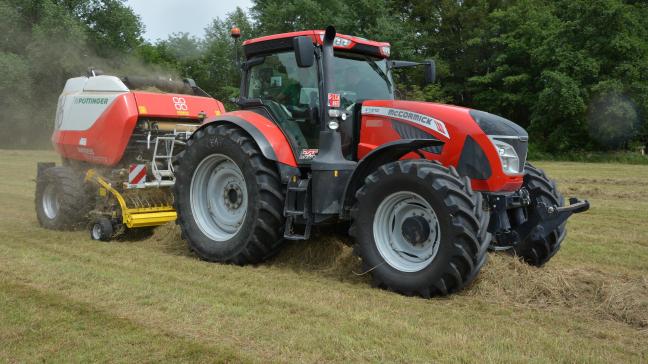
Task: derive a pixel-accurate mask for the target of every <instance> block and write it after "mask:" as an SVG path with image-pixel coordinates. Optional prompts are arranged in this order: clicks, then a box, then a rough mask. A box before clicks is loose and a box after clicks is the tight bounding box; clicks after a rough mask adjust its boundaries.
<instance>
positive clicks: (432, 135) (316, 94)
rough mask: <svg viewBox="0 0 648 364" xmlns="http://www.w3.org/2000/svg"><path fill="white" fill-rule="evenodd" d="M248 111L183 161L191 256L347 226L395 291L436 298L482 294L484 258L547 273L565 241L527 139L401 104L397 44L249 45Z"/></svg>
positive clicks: (250, 253) (182, 212) (565, 214)
mask: <svg viewBox="0 0 648 364" xmlns="http://www.w3.org/2000/svg"><path fill="white" fill-rule="evenodd" d="M243 50H244V55H245V61H244V62H243V63H242V65H241V68H242V71H243V73H242V75H243V77H242V82H241V94H240V98H239V99H238V100H237V101H236V102H237V104H238V106H239V107H240V110H239V111H233V112H227V113H223V114H221V115H218V116H214V117H209V118H207V119H206V120H205V121H204V122H203V123H202V125H201V126H200V127H199V128H197V129H196V130H195V131H194V132H193V133H192V134H191V137H190V138H189V139H188V140H187V142H186V148H185V149H184V151H182V152H181V153H180V154H179V155H178V156H177V158H176V162H175V163H176V164H175V177H176V181H175V186H174V195H175V202H174V206H175V210H176V211H177V213H178V219H177V223H178V224H179V225H180V228H181V230H182V236H183V238H184V239H186V240H187V241H188V243H189V245H190V247H191V248H192V250H193V251H195V253H196V254H197V255H198V256H199V257H200V258H202V259H204V260H208V261H214V262H224V263H234V264H249V263H258V262H261V261H263V260H264V259H266V258H268V257H270V256H272V255H273V254H274V253H275V252H277V250H278V249H279V248H280V246H281V242H282V241H283V240H284V239H292V240H300V239H308V238H309V235H310V232H311V227H312V226H314V225H323V224H344V223H349V222H350V230H349V233H350V235H351V236H352V237H353V238H354V239H355V246H354V251H355V252H356V253H357V255H358V256H359V257H360V258H361V259H362V263H363V267H364V269H365V271H366V272H370V273H371V275H372V277H373V279H374V281H375V283H376V284H377V285H378V286H380V287H383V288H387V289H391V290H394V291H397V292H400V293H404V294H408V295H410V294H414V295H421V296H424V297H430V296H436V295H446V294H448V293H452V292H455V291H457V290H459V289H461V288H462V287H464V286H466V285H467V284H468V283H470V282H471V281H472V280H473V279H474V278H475V276H476V275H477V273H478V272H479V270H480V268H481V267H482V266H483V264H484V262H485V260H486V252H487V250H488V249H489V248H490V249H493V250H510V251H511V252H513V253H514V254H516V255H517V256H519V257H521V258H522V259H524V261H526V262H528V263H530V264H532V265H536V266H541V265H543V264H544V263H546V262H547V261H548V260H549V259H550V258H551V257H552V256H553V255H554V254H555V253H556V252H557V251H558V249H559V248H560V245H561V243H562V241H563V240H564V239H565V224H566V220H567V219H568V218H569V217H570V216H571V215H572V214H573V213H578V212H582V211H586V210H587V209H588V208H589V203H588V202H587V201H580V200H578V199H576V198H572V199H570V200H569V205H567V206H563V197H562V195H561V194H560V193H559V192H558V190H557V188H556V184H555V183H554V182H553V181H552V180H550V179H549V178H548V177H547V176H546V175H545V174H544V172H543V171H542V170H540V169H538V168H535V167H533V166H532V165H530V164H529V163H527V162H526V155H527V146H528V135H527V133H526V131H525V130H524V129H523V128H521V127H519V126H518V125H516V124H515V123H513V122H511V121H509V120H507V119H504V118H502V117H499V116H495V115H492V114H489V113H486V112H483V111H477V110H471V109H467V108H462V107H457V106H451V105H442V104H435V103H427V102H417V101H399V100H395V99H394V83H393V81H392V75H391V74H392V70H393V69H396V68H402V67H413V66H419V65H421V66H423V67H424V69H425V75H426V80H427V81H429V82H432V81H433V79H434V76H435V68H434V63H433V62H431V61H430V62H424V63H417V62H406V61H395V60H390V59H389V54H390V45H389V44H388V43H381V42H374V41H369V40H366V39H363V38H358V37H353V36H347V35H342V34H337V33H336V31H335V29H334V28H333V27H328V28H327V29H326V31H301V32H294V33H285V34H278V35H272V36H267V37H261V38H257V39H252V40H248V41H245V42H244V43H243Z"/></svg>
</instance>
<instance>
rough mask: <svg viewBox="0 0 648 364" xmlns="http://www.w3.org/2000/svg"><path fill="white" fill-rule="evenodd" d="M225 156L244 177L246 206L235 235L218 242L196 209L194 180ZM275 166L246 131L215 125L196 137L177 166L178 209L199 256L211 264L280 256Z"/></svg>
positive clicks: (279, 191)
mask: <svg viewBox="0 0 648 364" xmlns="http://www.w3.org/2000/svg"><path fill="white" fill-rule="evenodd" d="M214 155H223V156H226V157H227V158H228V159H229V160H230V161H231V162H232V163H234V164H236V166H237V167H238V168H239V170H240V172H241V173H242V177H244V182H245V189H246V193H247V207H246V210H245V211H246V212H245V216H244V217H243V220H242V224H241V226H240V227H239V228H238V230H236V232H235V233H234V235H233V236H231V237H230V238H227V239H224V240H217V239H214V238H211V237H210V236H208V235H207V234H206V233H205V232H204V231H203V230H201V227H200V226H199V225H198V224H199V223H198V222H197V221H196V217H194V212H193V210H192V206H191V201H192V195H191V194H192V192H191V189H192V183H193V182H192V181H193V178H195V177H194V176H195V174H196V173H195V172H196V170H197V168H198V167H199V166H200V163H201V162H202V161H203V160H206V159H207V158H209V157H210V156H214ZM280 181H281V180H280V177H279V173H278V171H277V167H276V165H275V164H274V163H273V162H271V161H269V160H268V159H266V158H265V157H264V156H263V154H262V153H261V151H260V150H259V147H258V146H257V144H256V143H255V142H254V140H253V139H252V138H251V137H250V136H249V135H248V134H247V133H245V132H244V131H243V130H242V129H240V128H238V127H236V126H232V125H227V124H213V125H209V126H206V127H205V128H204V129H201V130H199V131H197V132H195V133H194V135H193V136H192V138H191V139H190V140H189V141H188V143H187V147H186V149H185V150H184V152H183V155H182V156H181V158H180V159H179V160H178V164H177V167H176V183H175V187H174V193H175V199H174V206H175V209H176V212H177V213H178V218H177V220H176V224H178V225H179V226H180V230H181V234H182V238H183V239H185V240H186V241H187V242H188V244H189V247H190V249H191V250H192V251H194V252H195V254H196V255H198V257H200V258H201V259H203V260H206V261H210V262H220V263H230V264H237V265H244V264H254V263H259V262H261V261H264V260H266V259H268V258H269V257H271V256H273V255H274V254H276V252H277V251H278V250H279V248H280V246H281V243H282V242H283V226H284V216H283V204H284V193H283V192H282V188H281V182H280Z"/></svg>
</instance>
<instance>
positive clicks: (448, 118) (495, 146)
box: [358, 100, 528, 190]
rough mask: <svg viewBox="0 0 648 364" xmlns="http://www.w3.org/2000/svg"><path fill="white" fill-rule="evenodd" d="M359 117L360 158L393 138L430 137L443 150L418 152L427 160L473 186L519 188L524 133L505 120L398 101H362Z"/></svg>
mask: <svg viewBox="0 0 648 364" xmlns="http://www.w3.org/2000/svg"><path fill="white" fill-rule="evenodd" d="M361 114H362V125H363V128H364V130H366V131H367V132H366V133H362V134H361V137H360V139H361V140H360V145H359V147H358V149H359V150H358V151H359V154H360V157H362V154H364V152H363V151H364V149H365V148H366V150H367V151H370V150H371V149H373V148H374V147H375V146H378V145H382V144H383V143H385V142H388V141H389V140H393V139H395V138H398V139H431V138H433V139H438V140H440V141H442V142H444V145H443V146H442V147H438V148H436V149H428V150H424V151H428V152H430V153H431V155H430V156H428V158H433V159H437V160H439V161H441V162H442V163H443V164H444V165H453V166H455V167H456V168H457V169H458V170H459V172H460V173H461V174H463V175H466V176H469V177H471V178H472V179H475V180H481V181H484V182H483V185H480V182H477V183H476V184H475V183H474V186H473V187H478V188H481V189H484V190H492V189H493V188H495V186H494V185H491V184H493V183H494V184H496V185H497V188H500V189H514V188H519V184H520V183H521V176H522V174H523V171H524V163H525V160H526V155H527V149H528V145H527V143H528V134H527V132H526V131H525V130H524V129H523V128H522V127H520V126H519V125H517V124H515V123H513V122H512V121H510V120H507V119H505V118H502V117H499V116H497V115H493V114H489V113H487V112H483V111H478V110H472V109H468V108H464V107H459V106H453V105H445V104H437V103H431V102H419V101H400V100H367V101H364V102H363V103H362V109H361ZM373 128H376V129H373ZM377 128H381V129H380V130H378V129H377ZM372 129H373V130H372ZM372 131H373V132H372ZM383 139H384V140H383ZM507 158H508V159H507ZM486 184H489V185H488V186H486Z"/></svg>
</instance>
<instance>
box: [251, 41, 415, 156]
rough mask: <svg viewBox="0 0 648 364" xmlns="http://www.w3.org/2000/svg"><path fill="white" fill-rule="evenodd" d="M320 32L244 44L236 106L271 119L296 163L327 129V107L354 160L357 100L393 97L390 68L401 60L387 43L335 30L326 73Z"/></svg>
mask: <svg viewBox="0 0 648 364" xmlns="http://www.w3.org/2000/svg"><path fill="white" fill-rule="evenodd" d="M324 33H325V32H324V31H317V30H313V31H301V32H293V33H284V34H278V35H274V36H270V37H262V38H256V39H251V40H247V41H245V42H244V43H243V49H244V53H245V62H244V63H243V64H242V69H243V78H242V85H241V98H240V99H239V100H238V103H239V106H241V108H243V109H249V110H253V111H256V112H258V113H260V114H262V115H263V116H265V117H267V118H271V119H272V120H274V121H275V122H276V123H277V125H279V126H280V128H281V129H282V131H283V132H284V133H285V135H286V136H287V137H288V139H289V142H290V143H291V146H292V148H293V150H294V152H295V155H297V156H299V161H298V162H299V163H300V164H309V163H310V162H311V161H312V159H313V158H314V156H315V155H316V154H317V151H318V150H319V146H320V145H319V144H320V140H319V137H320V130H325V129H326V125H322V121H323V120H325V119H328V116H329V115H328V114H327V110H326V108H327V107H332V108H335V109H337V110H339V112H338V115H339V116H340V119H343V120H340V121H339V123H338V125H339V131H340V134H341V139H342V153H343V155H344V157H345V158H346V159H348V160H355V159H356V153H355V152H356V150H355V148H354V147H353V146H354V145H355V144H357V143H355V142H357V138H358V130H359V128H358V127H357V125H358V124H359V121H360V120H359V119H360V105H361V103H362V102H363V101H364V100H393V99H394V83H393V81H392V77H391V68H392V67H394V66H395V65H396V66H398V65H399V64H400V63H394V62H391V61H389V60H388V57H389V53H390V45H389V43H384V42H375V41H370V40H367V39H363V38H358V37H353V36H348V35H342V34H336V36H335V38H334V41H333V49H334V52H333V57H332V67H331V70H328V71H325V70H324V66H323V62H322V58H323V53H322V45H323V39H324ZM299 40H302V42H301V43H300V41H299ZM307 53H311V54H313V57H312V58H311V59H312V61H309V62H306V63H303V62H302V60H300V59H299V58H301V57H302V56H303V55H304V54H307ZM306 57H308V55H306ZM300 63H301V64H300ZM410 63H412V65H417V63H414V62H410ZM327 73H330V74H327ZM325 76H328V77H329V82H330V85H328V87H330V89H331V90H332V92H330V93H326V92H324V90H323V87H324V81H325ZM322 105H325V106H326V107H322ZM354 141H355V142H354Z"/></svg>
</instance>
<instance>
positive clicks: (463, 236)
mask: <svg viewBox="0 0 648 364" xmlns="http://www.w3.org/2000/svg"><path fill="white" fill-rule="evenodd" d="M356 197H357V205H356V206H355V208H354V209H353V211H352V215H353V218H354V221H353V225H352V227H351V230H350V233H351V235H352V236H353V237H354V238H355V241H356V245H355V247H354V249H355V252H356V253H357V254H358V255H359V256H360V257H361V259H362V263H363V268H364V271H365V272H370V273H371V275H372V277H373V279H374V283H375V284H376V285H377V286H379V287H381V288H386V289H389V290H393V291H396V292H399V293H403V294H406V295H420V296H423V297H430V296H440V295H447V294H449V293H452V292H455V291H457V290H459V289H461V288H463V287H465V286H466V285H467V284H469V283H470V282H471V281H472V280H473V279H474V278H475V276H476V275H477V273H478V272H479V270H480V269H481V267H482V266H483V265H484V263H485V261H486V257H487V255H486V252H487V250H488V244H489V243H490V234H489V233H488V232H487V227H488V221H489V214H487V213H486V212H485V211H484V210H483V203H482V195H481V194H480V193H475V192H473V191H472V189H471V188H470V181H469V180H468V179H467V178H463V179H462V178H461V177H460V176H459V175H458V174H457V172H456V171H455V170H454V169H453V168H450V169H449V168H446V167H444V166H442V165H440V164H437V163H432V162H429V161H421V160H407V161H397V162H392V163H389V164H386V165H384V166H382V167H380V168H379V169H378V170H377V171H376V172H374V173H372V174H371V175H369V176H368V177H367V178H366V180H365V185H364V186H363V187H362V188H361V189H360V190H358V192H357V193H356Z"/></svg>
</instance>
